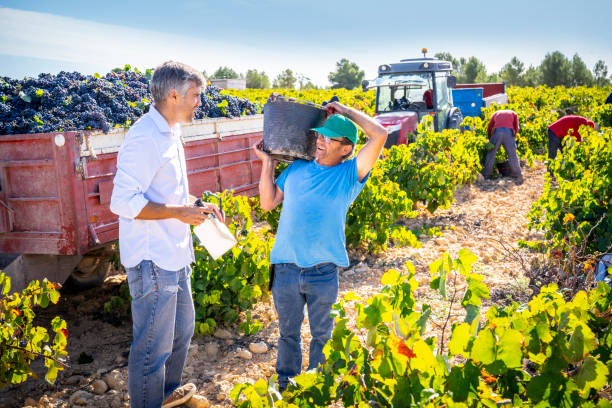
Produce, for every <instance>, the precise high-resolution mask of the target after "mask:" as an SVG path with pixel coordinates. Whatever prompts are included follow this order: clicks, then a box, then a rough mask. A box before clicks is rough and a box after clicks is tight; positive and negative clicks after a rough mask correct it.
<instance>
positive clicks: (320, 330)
mask: <svg viewBox="0 0 612 408" xmlns="http://www.w3.org/2000/svg"><path fill="white" fill-rule="evenodd" d="M272 295H273V297H274V306H275V308H276V313H277V314H278V328H279V332H280V338H279V339H278V355H277V358H276V373H277V374H278V382H279V385H280V387H281V388H282V387H286V385H287V383H288V382H289V378H291V377H295V376H296V375H298V374H299V373H300V372H301V370H302V348H301V328H302V322H303V321H304V305H306V307H307V308H308V321H309V323H310V334H311V335H312V341H311V342H310V352H309V354H308V361H309V363H308V370H310V369H312V368H316V367H317V366H318V365H319V364H321V363H323V362H324V360H325V357H324V355H323V346H325V343H327V341H328V340H329V339H330V338H331V334H332V329H333V327H334V320H333V318H332V317H331V316H330V312H331V307H332V305H333V304H334V303H336V300H337V298H338V271H337V268H336V265H334V264H333V263H324V264H319V265H316V266H313V267H310V268H300V267H298V266H297V265H295V264H276V266H275V276H274V283H273V285H272Z"/></svg>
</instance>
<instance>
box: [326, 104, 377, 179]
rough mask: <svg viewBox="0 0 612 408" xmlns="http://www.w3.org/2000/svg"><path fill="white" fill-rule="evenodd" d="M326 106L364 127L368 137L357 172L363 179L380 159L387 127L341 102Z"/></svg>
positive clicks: (361, 152)
mask: <svg viewBox="0 0 612 408" xmlns="http://www.w3.org/2000/svg"><path fill="white" fill-rule="evenodd" d="M325 108H326V109H327V110H329V111H330V112H331V113H339V114H340V115H343V116H346V117H347V118H349V119H350V120H352V121H353V122H355V123H356V124H357V125H359V127H361V128H362V129H363V131H364V133H365V135H366V137H367V138H368V140H367V142H366V144H365V145H364V146H363V147H362V148H361V150H360V151H359V153H358V154H357V174H358V176H359V180H360V181H361V180H363V179H364V178H365V177H366V176H367V175H368V173H369V172H370V170H372V167H374V163H376V160H378V157H379V156H380V153H381V152H382V150H383V148H384V147H385V142H386V141H387V129H385V128H384V127H383V126H382V125H381V124H380V123H378V122H377V121H375V120H374V119H373V118H371V117H370V116H368V115H366V114H365V113H363V112H360V111H358V110H356V109H353V108H350V107H348V106H345V105H342V104H341V103H339V102H331V103H328V104H327V105H325Z"/></svg>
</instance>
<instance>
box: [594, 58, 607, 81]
mask: <svg viewBox="0 0 612 408" xmlns="http://www.w3.org/2000/svg"><path fill="white" fill-rule="evenodd" d="M593 73H594V74H595V86H597V87H598V88H601V87H602V86H607V85H610V80H609V79H608V66H607V65H606V63H605V62H603V60H599V61H597V62H596V63H595V67H594V68H593Z"/></svg>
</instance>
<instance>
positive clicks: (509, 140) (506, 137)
mask: <svg viewBox="0 0 612 408" xmlns="http://www.w3.org/2000/svg"><path fill="white" fill-rule="evenodd" d="M489 141H490V142H491V143H492V144H493V148H492V149H491V150H489V152H488V153H487V157H486V158H485V165H484V168H483V169H482V175H483V177H484V178H488V177H491V172H492V171H493V165H494V164H495V154H496V153H497V151H498V150H499V147H500V146H504V150H505V151H506V154H507V155H508V162H509V164H510V171H511V173H512V177H514V178H517V179H522V177H523V174H522V172H521V164H520V163H519V159H518V156H517V155H516V139H515V137H514V130H513V129H510V128H496V129H494V130H493V134H492V135H491V139H490V140H489Z"/></svg>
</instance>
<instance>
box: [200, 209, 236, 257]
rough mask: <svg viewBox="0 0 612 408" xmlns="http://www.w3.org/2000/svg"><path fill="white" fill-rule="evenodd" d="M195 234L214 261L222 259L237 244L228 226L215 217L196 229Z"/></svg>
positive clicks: (211, 217)
mask: <svg viewBox="0 0 612 408" xmlns="http://www.w3.org/2000/svg"><path fill="white" fill-rule="evenodd" d="M193 232H194V233H195V234H196V236H197V237H198V239H199V240H200V242H201V243H202V245H203V246H204V248H206V250H207V251H208V253H209V254H210V256H211V257H212V258H213V259H218V258H219V257H221V256H222V255H223V254H224V253H226V252H227V251H229V250H230V249H231V248H232V247H233V246H234V245H236V242H237V241H236V238H234V236H233V235H232V233H231V232H230V230H229V229H228V228H227V226H226V225H225V224H223V223H222V222H221V221H219V220H218V219H217V217H214V216H210V217H208V219H207V220H206V221H204V222H203V223H201V224H200V225H197V226H196V227H194V229H193Z"/></svg>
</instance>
